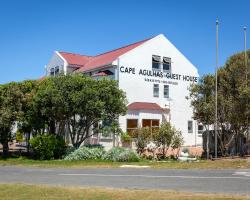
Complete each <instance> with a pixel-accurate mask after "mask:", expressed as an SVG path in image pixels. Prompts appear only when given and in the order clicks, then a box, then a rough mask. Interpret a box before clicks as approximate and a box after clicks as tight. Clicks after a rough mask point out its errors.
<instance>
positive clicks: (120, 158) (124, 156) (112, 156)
mask: <svg viewBox="0 0 250 200" xmlns="http://www.w3.org/2000/svg"><path fill="white" fill-rule="evenodd" d="M102 159H103V160H110V161H114V162H138V161H139V160H140V157H139V155H138V154H137V153H135V152H134V151H133V150H131V149H127V148H122V147H114V148H112V149H110V150H109V151H108V152H106V153H105V154H104V155H103V157H102Z"/></svg>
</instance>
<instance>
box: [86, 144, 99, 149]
mask: <svg viewBox="0 0 250 200" xmlns="http://www.w3.org/2000/svg"><path fill="white" fill-rule="evenodd" d="M84 146H85V147H88V148H101V149H104V146H103V145H102V144H85V145H84Z"/></svg>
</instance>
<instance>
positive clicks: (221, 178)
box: [0, 166, 250, 195]
mask: <svg viewBox="0 0 250 200" xmlns="http://www.w3.org/2000/svg"><path fill="white" fill-rule="evenodd" d="M0 183H28V184H49V185H51V184H52V185H62V186H81V187H111V188H129V189H130V188H131V189H164V190H176V191H187V192H206V193H224V194H244V195H250V169H245V170H244V169H241V170H198V169H193V170H190V169H188V170H184V169H178V170H177V169H133V168H128V169H127V168H115V169H99V168H98V169H72V168H35V167H17V166H16V167H14V166H11V167H10V166H1V167H0Z"/></svg>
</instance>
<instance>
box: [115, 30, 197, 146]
mask: <svg viewBox="0 0 250 200" xmlns="http://www.w3.org/2000/svg"><path fill="white" fill-rule="evenodd" d="M152 55H159V56H161V58H162V57H163V56H164V57H170V58H171V60H172V74H180V75H189V76H195V77H198V76H199V75H198V71H197V69H196V68H195V67H194V66H193V65H192V64H191V63H190V62H189V61H188V60H187V59H186V58H185V57H184V56H183V55H182V54H181V53H180V52H179V51H178V50H177V49H176V48H175V47H174V46H173V45H172V44H171V43H170V42H169V41H168V40H167V39H166V38H165V37H164V36H163V35H159V36H156V37H155V38H153V39H151V40H149V41H147V42H145V43H143V44H142V45H140V46H139V47H137V48H135V49H133V50H131V51H130V52H128V53H126V54H124V55H122V56H120V58H119V66H120V67H121V66H123V67H130V68H135V74H132V73H122V72H120V71H119V74H118V79H119V87H120V88H121V89H123V90H124V91H125V92H126V95H127V99H128V102H129V103H133V102H152V103H157V104H159V105H160V106H161V107H163V108H169V107H170V114H171V123H172V124H173V125H174V126H175V127H176V128H177V129H180V130H181V131H182V134H183V136H184V140H185V145H195V142H197V143H201V141H199V140H201V139H200V138H198V137H197V140H198V141H197V140H196V139H195V136H196V134H195V130H197V128H195V125H196V123H195V122H194V120H193V133H188V120H192V114H193V111H192V108H191V107H190V102H189V101H188V100H187V99H186V96H188V95H189V91H188V87H189V86H190V84H191V83H192V82H189V81H183V79H182V78H183V77H181V80H171V79H169V78H166V77H164V78H158V77H148V76H142V75H139V70H140V69H143V70H144V69H146V70H150V71H151V70H152ZM113 64H118V62H117V61H116V62H114V63H113ZM145 78H150V79H154V80H156V81H160V83H157V84H159V87H160V94H159V97H153V84H154V83H153V82H147V81H145ZM162 81H172V82H174V83H175V84H177V85H173V84H168V85H169V90H170V92H169V96H170V98H169V99H166V98H164V96H163V86H164V84H165V83H162ZM152 116H153V115H152ZM128 117H131V115H130V114H129V115H128ZM147 117H148V116H147ZM120 123H121V127H122V128H123V129H124V130H125V129H126V117H120Z"/></svg>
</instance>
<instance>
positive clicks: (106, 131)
mask: <svg viewBox="0 0 250 200" xmlns="http://www.w3.org/2000/svg"><path fill="white" fill-rule="evenodd" d="M111 124H112V121H111V120H109V119H104V120H103V121H102V134H101V138H102V139H111V138H112V131H111Z"/></svg>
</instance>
